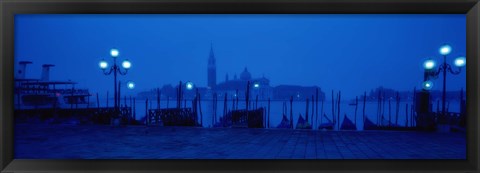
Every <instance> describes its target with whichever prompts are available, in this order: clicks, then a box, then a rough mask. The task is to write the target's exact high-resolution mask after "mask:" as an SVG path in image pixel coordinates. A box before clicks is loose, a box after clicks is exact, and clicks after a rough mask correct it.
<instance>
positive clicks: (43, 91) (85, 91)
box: [16, 87, 90, 95]
mask: <svg viewBox="0 0 480 173" xmlns="http://www.w3.org/2000/svg"><path fill="white" fill-rule="evenodd" d="M16 93H19V94H61V95H72V94H73V95H89V94H90V92H89V91H88V89H48V88H28V87H22V88H18V89H16Z"/></svg>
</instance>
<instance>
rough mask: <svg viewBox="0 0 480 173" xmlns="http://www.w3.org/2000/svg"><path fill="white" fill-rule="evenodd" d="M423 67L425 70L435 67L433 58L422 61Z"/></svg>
mask: <svg viewBox="0 0 480 173" xmlns="http://www.w3.org/2000/svg"><path fill="white" fill-rule="evenodd" d="M423 67H424V68H425V69H427V70H431V69H433V68H434V67H435V61H433V60H426V61H425V63H423Z"/></svg>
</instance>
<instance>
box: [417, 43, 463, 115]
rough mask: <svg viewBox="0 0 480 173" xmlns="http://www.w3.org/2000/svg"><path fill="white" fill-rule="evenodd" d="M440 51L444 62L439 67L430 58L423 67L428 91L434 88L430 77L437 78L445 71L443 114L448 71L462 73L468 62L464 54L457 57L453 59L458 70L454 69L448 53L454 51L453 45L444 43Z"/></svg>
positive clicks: (443, 111)
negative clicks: (448, 61) (449, 61)
mask: <svg viewBox="0 0 480 173" xmlns="http://www.w3.org/2000/svg"><path fill="white" fill-rule="evenodd" d="M438 51H439V53H440V54H441V55H442V56H443V63H441V64H440V65H439V66H438V67H437V64H436V62H435V61H434V60H433V59H428V60H426V61H425V62H424V63H423V67H424V69H425V76H424V82H423V89H424V90H426V91H428V90H431V89H432V88H433V82H432V81H431V80H430V78H432V77H433V78H437V77H438V76H439V75H440V73H442V72H443V93H442V115H446V114H445V100H446V88H447V84H446V83H447V72H449V73H451V74H453V75H458V74H460V72H461V70H462V67H464V66H465V64H466V59H465V57H464V56H460V57H457V58H455V60H454V61H453V63H454V65H455V66H456V67H457V70H456V71H454V70H452V66H451V65H450V64H448V63H447V55H449V54H450V53H451V52H452V47H451V46H450V45H448V44H444V45H443V46H441V47H440V49H439V50H438Z"/></svg>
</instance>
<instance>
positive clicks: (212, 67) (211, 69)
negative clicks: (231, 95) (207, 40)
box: [207, 44, 217, 89]
mask: <svg viewBox="0 0 480 173" xmlns="http://www.w3.org/2000/svg"><path fill="white" fill-rule="evenodd" d="M207 73H208V74H207V75H208V87H209V88H212V89H213V88H215V86H216V85H217V66H216V63H215V55H214V53H213V44H210V56H209V57H208V72H207Z"/></svg>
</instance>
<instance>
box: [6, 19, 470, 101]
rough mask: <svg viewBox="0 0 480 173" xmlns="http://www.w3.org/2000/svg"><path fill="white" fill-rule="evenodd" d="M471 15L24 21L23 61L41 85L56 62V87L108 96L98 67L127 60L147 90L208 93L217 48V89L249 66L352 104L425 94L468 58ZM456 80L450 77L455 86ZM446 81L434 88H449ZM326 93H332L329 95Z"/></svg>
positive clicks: (18, 50) (18, 33)
mask: <svg viewBox="0 0 480 173" xmlns="http://www.w3.org/2000/svg"><path fill="white" fill-rule="evenodd" d="M465 27H466V18H465V15H463V14H462V15H16V17H15V57H14V58H15V60H16V61H21V60H28V61H33V63H34V64H32V65H29V66H28V69H27V78H39V77H40V73H41V65H42V64H46V63H52V64H55V65H56V66H55V67H54V68H53V69H52V70H51V75H50V79H51V80H67V79H71V80H72V81H76V82H79V85H77V88H88V89H90V91H91V92H92V93H96V92H99V93H100V95H104V94H103V93H106V92H107V90H110V92H112V91H111V90H112V88H113V86H112V85H113V79H112V78H113V77H112V76H108V77H106V76H104V75H103V74H102V72H101V70H100V69H99V67H98V62H99V61H100V60H101V59H102V58H105V59H106V60H108V61H109V62H111V60H112V58H110V54H109V51H110V49H111V48H113V47H115V48H118V49H119V51H120V56H119V60H123V59H126V58H127V59H129V60H130V61H131V62H132V68H131V70H130V71H129V73H128V74H127V76H121V77H119V79H120V80H121V81H127V80H133V81H135V83H136V89H135V90H134V91H129V92H140V91H144V90H149V89H151V88H154V87H161V86H163V85H164V84H177V83H178V81H180V80H182V81H192V82H194V83H195V84H196V85H197V86H202V87H204V86H206V85H207V60H208V57H209V52H210V44H211V43H213V48H214V52H215V56H216V60H217V83H218V82H222V81H224V80H225V75H226V74H227V73H228V74H229V77H230V79H232V78H233V75H234V74H237V75H238V76H239V74H240V73H241V72H242V71H243V69H244V68H245V67H247V68H248V70H249V71H250V72H251V74H252V76H253V77H254V78H255V77H262V75H264V76H265V77H267V78H269V79H270V84H271V85H272V86H277V85H280V84H296V85H304V86H312V85H317V86H320V87H321V88H322V89H323V90H324V91H330V90H332V89H334V90H336V91H337V90H341V91H342V95H344V96H346V97H347V98H348V97H354V96H355V95H359V94H362V93H363V91H365V90H366V91H370V90H371V89H374V88H376V87H378V86H384V87H387V88H393V89H398V90H409V91H410V90H413V87H417V88H420V87H421V82H422V80H423V68H422V63H423V61H424V60H425V59H427V58H434V59H435V60H441V55H440V54H439V53H438V48H439V47H440V46H441V45H442V44H444V43H449V44H450V45H451V46H452V48H453V50H452V53H451V54H450V56H449V57H448V59H447V61H448V62H450V63H451V62H452V61H453V59H454V58H455V57H457V56H460V55H462V56H464V55H465V53H466V49H465V47H466V28H465ZM450 77H451V78H450ZM450 77H449V78H448V79H447V80H448V85H447V90H459V89H460V88H461V87H463V88H465V81H466V80H465V78H466V77H465V71H463V72H462V73H461V75H459V76H455V77H452V75H450ZM440 79H441V78H439V79H437V80H435V81H434V82H435V85H436V86H435V88H434V89H435V90H440V89H441V80H440ZM327 93H328V92H327Z"/></svg>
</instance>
